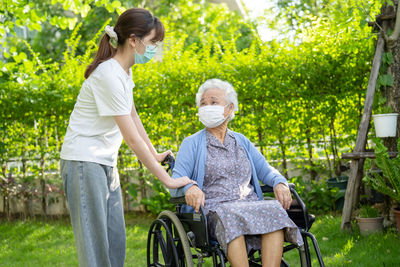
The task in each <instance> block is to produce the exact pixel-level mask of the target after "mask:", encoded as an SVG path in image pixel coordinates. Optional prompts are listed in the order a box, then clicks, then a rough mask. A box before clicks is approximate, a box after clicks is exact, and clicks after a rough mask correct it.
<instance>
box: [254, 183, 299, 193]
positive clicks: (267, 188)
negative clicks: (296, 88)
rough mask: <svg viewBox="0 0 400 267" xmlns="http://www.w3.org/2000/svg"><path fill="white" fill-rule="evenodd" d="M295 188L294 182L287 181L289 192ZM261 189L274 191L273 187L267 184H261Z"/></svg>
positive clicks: (269, 191) (267, 191)
mask: <svg viewBox="0 0 400 267" xmlns="http://www.w3.org/2000/svg"><path fill="white" fill-rule="evenodd" d="M295 188H296V185H295V184H292V183H289V189H290V191H291V192H292V190H294V189H295ZM261 191H262V192H263V193H273V192H274V189H273V188H272V187H271V186H269V185H263V186H261Z"/></svg>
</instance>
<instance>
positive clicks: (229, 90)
mask: <svg viewBox="0 0 400 267" xmlns="http://www.w3.org/2000/svg"><path fill="white" fill-rule="evenodd" d="M213 88H218V89H220V90H222V91H224V92H225V97H224V98H225V100H226V102H228V104H233V112H232V114H231V116H230V118H229V120H232V119H233V118H234V117H235V112H236V111H238V110H239V105H238V99H237V93H236V91H235V89H234V88H233V86H232V85H231V84H230V83H228V82H226V81H222V80H220V79H209V80H207V81H205V82H204V83H203V84H202V85H200V87H199V90H198V91H197V94H196V105H197V107H200V100H201V98H202V97H203V94H204V93H205V92H206V91H207V90H208V89H213Z"/></svg>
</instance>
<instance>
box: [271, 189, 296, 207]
mask: <svg viewBox="0 0 400 267" xmlns="http://www.w3.org/2000/svg"><path fill="white" fill-rule="evenodd" d="M274 194H275V197H276V199H277V200H278V201H279V202H280V203H281V205H282V207H283V208H284V209H285V210H287V209H289V208H290V204H291V203H292V195H291V194H290V189H289V187H288V186H286V185H285V184H277V185H276V186H275V188H274Z"/></svg>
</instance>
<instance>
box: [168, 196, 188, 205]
mask: <svg viewBox="0 0 400 267" xmlns="http://www.w3.org/2000/svg"><path fill="white" fill-rule="evenodd" d="M169 203H171V204H176V205H179V204H186V200H185V197H184V196H183V197H171V198H170V199H169Z"/></svg>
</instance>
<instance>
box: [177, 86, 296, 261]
mask: <svg viewBox="0 0 400 267" xmlns="http://www.w3.org/2000/svg"><path fill="white" fill-rule="evenodd" d="M196 104H197V106H198V107H199V111H198V115H199V119H200V121H201V122H202V123H203V124H204V126H205V129H203V130H201V131H199V132H197V133H196V134H194V135H192V136H190V137H187V138H186V139H185V140H183V142H182V145H181V147H180V149H179V152H178V155H177V159H176V162H175V167H174V170H173V174H172V177H173V178H174V177H182V176H188V177H189V178H191V179H192V180H195V181H196V182H197V185H196V184H188V185H186V186H184V187H183V188H180V189H177V190H171V195H172V196H182V195H185V199H186V202H187V204H188V205H190V206H191V207H189V206H185V207H184V208H183V209H184V212H193V208H194V209H195V211H196V212H198V210H199V208H200V205H202V206H204V211H205V212H206V214H207V217H208V222H209V229H210V235H211V237H213V238H215V239H217V240H218V242H219V243H220V245H221V247H222V248H223V250H224V251H225V254H226V255H227V257H228V260H229V262H230V263H231V266H240V267H243V266H248V260H247V258H248V257H247V252H248V251H249V250H250V249H260V248H261V250H262V254H261V255H262V263H263V266H280V261H281V258H282V250H283V242H284V236H285V237H286V240H287V241H290V242H292V243H297V244H298V245H301V243H302V241H301V240H302V239H301V236H300V233H299V230H298V229H297V227H296V225H295V224H294V223H293V222H292V221H291V220H290V218H289V217H288V216H287V213H286V212H285V209H288V208H289V207H290V203H291V201H292V198H291V194H290V190H289V188H288V185H287V181H286V179H285V178H284V177H283V176H282V175H281V174H280V173H279V172H278V171H277V170H276V169H274V168H273V167H271V166H270V165H269V164H268V162H267V161H266V160H265V158H264V157H263V156H262V154H261V153H260V152H259V151H258V150H257V149H256V148H255V147H254V145H253V144H252V143H251V142H250V141H249V140H248V139H247V138H246V137H245V136H243V135H242V134H239V133H236V132H233V131H231V130H229V129H228V128H227V125H228V122H229V121H230V120H232V119H233V118H234V116H235V115H234V112H235V111H237V110H238V101H237V94H236V92H235V90H234V89H233V87H232V85H231V84H229V83H228V82H225V81H221V80H219V79H211V80H207V81H206V82H205V83H204V84H203V85H201V86H200V88H199V91H198V93H197V95H196ZM259 181H261V182H262V183H263V184H267V185H269V186H271V187H273V189H274V194H275V197H276V199H277V200H268V201H267V200H264V198H263V194H262V191H261V187H260V183H259Z"/></svg>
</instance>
